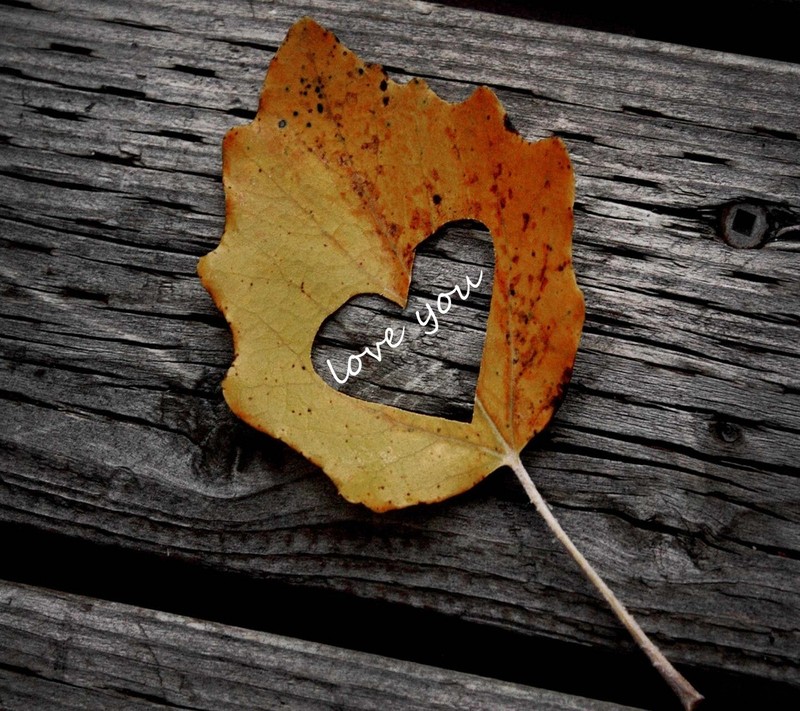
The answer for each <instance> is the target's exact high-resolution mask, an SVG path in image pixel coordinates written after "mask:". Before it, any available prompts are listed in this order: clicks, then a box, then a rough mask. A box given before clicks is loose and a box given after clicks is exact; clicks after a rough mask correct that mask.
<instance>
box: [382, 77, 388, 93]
mask: <svg viewBox="0 0 800 711" xmlns="http://www.w3.org/2000/svg"><path fill="white" fill-rule="evenodd" d="M388 86H389V85H388V84H387V83H386V79H384V80H383V81H381V91H386V89H387V87H388Z"/></svg>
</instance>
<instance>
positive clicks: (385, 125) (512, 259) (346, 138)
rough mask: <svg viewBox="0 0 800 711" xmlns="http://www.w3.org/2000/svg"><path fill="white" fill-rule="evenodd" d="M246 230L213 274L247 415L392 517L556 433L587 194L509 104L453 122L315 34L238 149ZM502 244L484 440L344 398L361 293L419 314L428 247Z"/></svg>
mask: <svg viewBox="0 0 800 711" xmlns="http://www.w3.org/2000/svg"><path fill="white" fill-rule="evenodd" d="M223 178H224V184H225V191H226V198H227V221H226V227H225V233H224V235H223V237H222V240H221V243H220V245H219V247H218V248H217V249H216V250H214V251H213V252H212V253H210V254H209V255H207V256H206V257H204V258H203V259H202V260H201V263H200V267H199V271H200V275H201V278H202V281H203V283H204V284H205V286H206V287H207V288H208V290H209V291H210V292H211V293H212V295H213V296H214V299H215V301H216V302H217V304H218V306H219V308H220V309H221V310H222V311H223V312H224V314H225V316H226V318H227V319H228V321H229V322H230V325H231V329H232V331H233V336H234V342H235V351H236V357H235V360H234V363H233V366H232V367H231V369H230V371H229V372H228V375H227V378H226V380H225V382H224V392H225V397H226V399H227V401H228V403H229V404H230V406H231V408H232V409H233V411H234V412H236V414H237V415H239V416H240V417H242V418H243V419H244V420H246V421H247V422H248V423H250V424H251V425H253V426H254V427H256V428H258V429H260V430H262V431H264V432H267V433H268V434H270V435H272V436H274V437H278V438H280V439H282V440H284V441H285V442H287V443H288V444H290V445H291V446H292V447H294V448H295V449H297V450H298V451H300V452H302V453H303V454H304V455H305V456H306V457H308V458H309V459H311V460H312V461H313V462H315V463H316V464H318V465H319V466H321V467H322V469H324V471H325V472H326V473H327V474H328V475H329V476H330V477H331V478H332V479H333V480H334V482H335V483H336V485H337V487H338V488H339V491H340V492H341V493H342V495H343V496H344V497H345V498H347V499H348V500H350V501H353V502H362V503H364V504H366V505H367V506H369V507H370V508H372V509H374V510H376V511H382V510H387V509H391V508H398V507H402V506H408V505H410V504H415V503H418V502H433V501H439V500H442V499H445V498H447V497H450V496H453V495H454V494H457V493H459V492H462V491H465V490H466V489H469V488H470V487H471V486H473V485H474V484H476V483H477V482H478V481H480V480H481V479H483V478H484V477H485V476H486V475H487V474H489V473H490V472H492V471H494V470H495V469H497V468H498V467H500V466H502V465H503V464H504V463H506V461H507V458H508V454H509V452H514V453H518V452H519V451H520V450H521V449H522V448H523V447H524V446H525V444H527V442H528V441H529V440H530V439H531V437H532V436H533V435H535V434H536V433H537V432H539V431H540V430H541V429H542V428H543V427H544V426H545V425H546V424H547V423H548V421H549V420H550V418H551V415H552V413H553V410H554V408H555V407H556V405H557V403H558V401H559V399H560V397H561V395H562V392H563V389H564V386H565V384H566V383H567V381H568V380H569V377H570V374H571V371H572V364H573V360H574V357H575V352H576V350H577V346H578V340H579V337H580V332H581V327H582V324H583V314H584V309H583V299H582V296H581V293H580V291H579V290H578V288H577V285H576V283H575V276H574V273H573V270H572V264H571V232H572V202H573V175H572V169H571V166H570V162H569V159H568V157H567V154H566V150H565V148H564V145H563V144H562V143H561V141H560V140H558V139H548V140H543V141H539V142H537V143H529V142H528V141H526V140H525V139H523V138H522V137H521V136H520V135H519V134H518V133H517V132H516V131H514V130H513V128H511V126H510V122H509V121H508V119H507V118H506V115H505V112H504V110H503V108H502V107H501V105H500V103H499V102H498V100H497V98H496V96H495V95H494V93H492V91H491V90H489V89H487V88H485V87H481V88H479V89H477V90H476V91H475V92H474V93H473V94H472V95H471V96H470V97H469V99H467V100H466V101H464V102H463V103H460V104H449V103H447V102H445V101H442V100H441V99H439V98H438V97H437V96H436V95H435V94H434V93H433V92H432V91H431V90H430V89H429V88H428V87H427V86H426V85H425V83H424V82H422V81H418V80H413V81H411V82H409V83H408V84H405V85H401V84H398V83H395V82H394V81H392V80H390V79H389V78H388V77H387V75H386V74H385V72H384V71H383V69H382V68H381V67H378V66H376V65H370V64H364V63H363V62H362V61H361V60H360V59H358V57H356V56H355V55H354V54H353V53H351V52H350V51H349V50H347V49H346V48H345V47H344V46H343V45H342V44H340V42H339V41H338V40H337V39H336V37H335V36H334V35H333V34H332V33H330V32H328V31H327V30H325V29H323V28H322V27H320V26H319V25H317V24H316V23H314V22H313V21H312V20H309V19H304V20H301V21H300V22H298V23H297V24H296V25H295V26H294V27H292V29H291V30H290V31H289V34H288V35H287V38H286V40H285V42H284V44H283V46H282V47H281V48H280V49H279V50H278V52H277V54H276V55H275V57H274V58H273V60H272V62H271V64H270V67H269V72H268V74H267V78H266V81H265V84H264V87H263V92H262V95H261V101H260V104H259V109H258V114H257V116H256V118H255V120H254V121H253V122H252V123H251V124H249V125H246V126H242V127H238V128H234V129H233V130H231V131H230V132H229V133H228V134H227V136H226V137H225V141H224V169H223ZM459 219H473V220H479V221H480V222H483V223H484V224H485V225H486V226H487V227H488V228H489V230H490V231H491V233H492V235H493V239H494V248H495V276H494V290H493V294H492V301H491V309H490V313H489V319H488V325H487V333H486V341H485V345H484V354H483V360H482V362H481V369H480V374H479V377H478V385H477V390H476V400H475V408H474V416H473V420H472V422H471V423H462V422H454V421H451V420H446V419H442V418H437V417H429V416H425V415H420V414H416V413H411V412H406V411H404V410H399V409H397V408H392V407H389V406H386V405H380V404H376V403H369V402H364V401H361V400H358V399H355V398H352V397H349V396H347V395H344V394H342V393H339V392H337V391H335V390H334V389H332V388H331V387H329V386H328V385H327V384H325V383H324V382H323V381H322V379H321V378H320V377H319V376H318V375H317V373H316V372H315V371H314V369H313V367H312V365H311V347H312V344H313V341H314V336H315V335H316V333H317V331H318V329H319V327H320V326H321V324H322V322H323V321H324V320H325V318H326V317H327V316H329V315H330V314H331V313H333V312H334V311H335V310H336V309H338V308H339V307H340V306H341V305H342V304H343V303H344V302H345V301H347V300H348V299H349V298H351V297H352V296H354V295H356V294H359V293H377V294H381V295H383V296H385V297H387V298H389V299H391V300H392V301H394V302H396V303H398V304H400V305H401V306H402V305H404V304H405V301H406V297H407V294H408V287H409V283H410V276H411V267H412V263H413V259H414V248H415V247H416V246H417V245H418V244H419V243H420V242H422V241H423V240H424V239H425V238H426V237H428V236H429V235H430V234H431V233H432V232H434V231H435V230H436V229H437V228H439V227H440V226H442V225H444V224H445V223H447V222H450V221H452V220H459Z"/></svg>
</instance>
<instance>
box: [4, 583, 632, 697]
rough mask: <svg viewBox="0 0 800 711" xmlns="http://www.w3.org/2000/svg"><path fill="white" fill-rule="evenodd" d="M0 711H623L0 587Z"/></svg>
mask: <svg viewBox="0 0 800 711" xmlns="http://www.w3.org/2000/svg"><path fill="white" fill-rule="evenodd" d="M31 675H33V676H34V677H35V682H33V683H31ZM0 707H1V708H3V709H4V710H5V711H16V710H17V709H19V710H20V711H29V710H30V709H34V708H47V709H53V710H55V709H103V710H106V709H137V710H138V709H163V708H191V709H208V710H209V711H222V710H223V709H225V710H227V709H277V708H281V709H314V710H316V709H343V708H348V709H387V710H391V709H397V710H398V711H400V710H401V709H402V710H403V711H405V710H406V709H419V711H428V710H429V709H430V710H434V709H442V710H444V709H466V708H473V709H479V708H485V709H490V708H491V709H498V710H501V709H507V710H508V711H511V710H512V709H520V708H533V709H537V711H570V710H574V711H578V710H580V711H625V709H629V710H631V711H632V708H631V707H629V706H620V705H617V704H611V703H604V702H600V701H593V700H591V699H586V698H579V697H576V696H568V695H565V694H558V693H555V692H552V691H546V690H542V689H534V688H531V687H526V686H521V685H515V684H508V683H504V682H499V681H495V680H492V679H484V678H481V677H478V676H471V675H469V674H459V673H456V672H452V671H445V670H442V669H436V668H434V667H426V666H423V665H421V664H413V663H411V662H403V661H398V660H394V659H387V658H385V657H379V656H376V655H370V654H362V653H356V652H352V651H350V650H344V649H338V648H336V647H331V646H327V645H324V644H316V643H314V642H304V641H302V640H296V639H291V638H287V637H280V636H277V635H272V634H266V633H263V632H253V631H251V630H245V629H242V628H239V627H228V626H225V625H220V624H214V623H211V622H204V621H202V620H195V619H191V618H186V617H180V616H178V615H171V614H167V613H165V612H157V611H153V610H147V609H143V608H137V607H132V606H129V605H120V604H117V603H112V602H106V601H102V600H96V599H89V598H85V597H80V596H77V595H66V594H64V593H57V592H54V591H50V590H45V589H42V588H32V587H28V586H23V585H15V584H10V583H0Z"/></svg>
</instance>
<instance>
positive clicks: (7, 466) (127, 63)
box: [0, 0, 800, 710]
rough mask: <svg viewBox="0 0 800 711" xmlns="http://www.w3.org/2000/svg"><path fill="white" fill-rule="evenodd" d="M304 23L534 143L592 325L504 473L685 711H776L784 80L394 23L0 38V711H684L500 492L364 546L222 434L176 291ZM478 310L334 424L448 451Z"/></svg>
mask: <svg viewBox="0 0 800 711" xmlns="http://www.w3.org/2000/svg"><path fill="white" fill-rule="evenodd" d="M305 14H307V15H311V16H313V17H314V18H315V19H316V20H317V21H319V22H320V23H322V24H323V25H325V26H327V27H328V28H330V29H331V30H333V31H334V32H335V33H336V34H337V36H338V37H339V38H340V39H341V40H342V42H344V43H345V44H346V45H347V46H349V47H350V48H351V49H352V50H353V51H355V52H357V53H358V54H359V55H360V56H361V57H363V58H364V59H366V60H369V61H372V62H376V63H379V64H383V65H384V66H385V67H386V68H387V70H388V71H389V73H390V76H391V77H392V78H394V79H396V80H398V81H407V80H409V79H410V78H412V77H422V78H424V79H425V80H426V81H427V82H428V83H429V84H430V86H431V87H432V88H433V89H434V90H435V91H436V92H437V93H438V94H439V95H440V96H442V97H443V98H445V99H447V100H450V101H457V100H461V99H464V98H465V97H466V96H468V95H469V93H471V91H472V90H473V89H474V87H475V86H477V85H480V84H487V85H489V86H491V87H492V88H493V89H494V90H495V91H496V93H497V94H498V96H499V98H500V99H501V101H502V102H503V104H504V106H505V107H506V109H507V111H508V114H509V116H510V117H511V119H512V121H513V124H514V126H515V127H516V129H517V130H518V131H519V132H520V133H521V134H522V135H523V136H525V137H526V138H529V139H535V138H540V137H544V136H549V135H553V134H555V135H558V136H560V137H562V138H563V140H564V141H565V143H566V144H567V146H568V149H569V151H570V155H571V158H572V160H573V164H574V168H575V173H576V205H575V217H576V224H575V232H574V263H575V269H576V273H577V276H578V282H579V284H580V286H581V288H582V290H583V292H584V294H585V297H586V305H587V317H586V325H585V328H584V334H583V340H582V342H581V347H580V351H579V353H578V358H577V362H576V366H575V372H574V376H573V381H572V384H571V386H570V388H569V392H568V395H567V397H566V400H565V402H564V404H563V405H562V407H561V409H560V410H559V412H558V413H557V415H556V418H555V419H554V421H553V423H552V425H551V426H550V428H549V429H548V430H547V431H546V432H545V433H543V434H542V435H541V436H539V437H538V438H536V439H535V440H534V441H533V442H532V443H531V445H530V446H529V447H528V448H527V449H526V450H525V453H524V461H525V463H526V465H527V467H528V468H529V470H530V471H531V472H532V474H533V475H534V477H535V479H536V481H537V484H538V486H539V487H540V489H541V491H542V493H543V494H544V496H545V498H546V499H547V501H548V502H549V503H550V504H551V506H552V508H553V510H554V512H555V513H556V515H557V516H558V517H559V519H560V520H561V521H562V523H563V525H564V527H565V529H566V530H567V531H568V532H569V533H570V535H571V536H572V537H573V539H574V540H575V541H576V543H577V545H578V547H579V548H580V549H581V550H582V551H583V552H584V553H585V555H586V557H587V558H588V559H589V560H590V561H591V562H592V564H593V565H595V566H596V568H597V569H598V570H599V571H600V573H601V574H602V575H603V577H604V578H605V579H606V581H607V582H608V583H609V585H610V586H611V587H612V588H613V589H614V590H615V591H616V592H617V594H618V595H619V597H620V598H621V599H622V600H623V601H624V602H625V604H626V605H627V606H628V607H629V609H630V610H631V611H632V612H633V613H634V614H635V615H636V616H637V618H638V619H639V621H640V623H641V625H642V627H643V628H644V629H645V630H646V631H647V632H648V634H650V635H651V636H652V637H653V638H654V640H656V641H657V643H658V644H659V646H660V647H661V648H662V650H663V651H664V652H665V654H666V655H667V656H668V657H669V658H670V659H671V660H672V661H673V662H674V663H675V664H676V665H677V666H679V667H680V668H681V670H682V671H683V672H684V673H685V674H686V675H687V677H688V678H689V679H690V680H691V681H692V682H693V683H694V684H695V685H696V686H697V687H698V688H699V690H700V691H701V692H702V693H704V694H705V695H706V697H707V705H706V706H705V708H708V709H712V708H714V709H716V708H720V709H730V708H767V707H769V708H776V709H777V708H784V707H785V708H797V707H798V704H799V703H800V505H799V504H800V479H799V478H798V473H799V471H798V464H799V463H800V376H798V373H800V280H799V279H798V274H800V227H798V225H799V224H800V65H796V64H790V63H783V62H778V61H771V60H763V59H755V58H747V57H744V56H739V55H734V54H723V53H719V52H712V51H707V50H702V49H692V48H687V47H682V46H677V45H668V44H663V43H657V42H652V41H646V40H638V39H632V38H628V37H622V36H617V35H610V34H603V33H599V32H593V31H589V30H583V29H575V28H569V27H566V26H556V25H548V24H543V23H537V22H533V21H529V20H525V19H517V18H509V17H501V16H498V15H490V14H485V13H479V12H474V11H470V10H464V9H458V8H453V7H446V6H440V5H433V4H428V3H424V2H412V1H404V2H389V1H388V0H382V1H381V2H375V3H361V2H343V3H330V2H326V1H325V0H313V1H310V2H300V3H295V2H286V1H282V0H276V1H275V2H269V3H267V2H236V3H226V4H219V3H215V2H211V1H210V0H193V1H192V2H186V3H174V4H173V3H164V2H152V1H150V0H147V1H144V2H139V3H136V2H121V1H119V0H105V1H103V2H97V3H79V2H71V3H70V2H63V3H61V2H50V1H49V0H41V2H40V1H39V0H33V1H32V2H31V3H28V2H12V3H8V4H6V5H4V6H3V7H2V8H0V40H1V41H0V66H2V70H1V71H0V87H1V89H0V92H1V93H0V95H1V96H2V99H3V100H2V103H0V111H2V121H1V122H0V195H1V196H2V199H1V200H0V224H1V225H2V227H0V245H2V251H0V294H2V298H1V299H0V304H2V310H1V311H0V344H1V345H0V357H1V358H2V376H0V386H1V387H0V389H1V390H2V399H0V531H2V538H0V541H2V553H0V578H2V579H3V580H4V581H3V582H1V583H0V707H2V708H12V709H16V708H20V709H29V708H47V709H50V708H104V709H108V708H126V709H129V708H154V707H156V708H158V707H162V706H178V707H181V708H183V707H191V708H203V709H221V708H243V709H251V708H277V707H288V708H314V709H316V708H354V709H355V708H379V707H380V708H385V709H394V708H397V709H401V708H402V709H408V708H419V709H431V708H453V709H456V708H458V709H462V708H486V709H501V708H508V709H520V708H534V709H598V710H599V709H620V708H624V707H629V706H630V707H637V708H652V709H671V708H677V702H676V701H675V700H674V699H673V698H672V696H671V694H670V692H669V691H668V690H667V689H666V687H665V686H664V685H663V684H662V682H661V681H660V679H659V678H658V677H657V675H656V674H655V672H654V671H652V670H651V669H650V668H649V666H648V664H647V662H646V661H645V660H644V658H643V657H642V656H641V654H640V653H639V652H638V651H637V650H636V648H635V647H634V646H633V645H632V643H631V642H630V641H629V639H628V638H627V636H626V633H625V631H624V629H622V628H621V627H620V625H619V624H618V622H617V621H616V619H615V618H614V617H613V616H612V614H611V613H610V612H609V611H608V610H607V609H606V607H605V605H604V603H603V602H602V601H601V600H600V599H599V598H598V597H597V595H596V594H595V592H594V591H593V589H592V588H591V587H590V585H589V584H588V583H587V582H586V581H585V580H584V578H583V577H582V576H581V574H580V573H579V572H578V570H577V568H576V567H575V566H574V564H573V563H572V561H571V560H570V559H569V558H568V557H567V556H566V554H565V553H564V552H563V550H562V549H561V548H560V546H559V544H558V543H557V542H556V541H555V540H554V539H553V538H552V537H551V535H550V534H549V533H548V531H547V529H546V528H545V526H544V524H543V523H542V522H541V521H540V520H539V518H538V517H537V516H536V514H535V512H534V511H533V509H532V508H531V507H530V505H529V504H528V502H527V499H526V497H525V494H524V492H523V491H522V489H521V488H520V487H519V484H518V483H517V482H516V480H515V479H514V477H513V475H512V474H511V473H510V472H508V471H505V470H501V471H498V472H496V473H494V474H493V475H492V476H490V477H489V478H488V479H487V480H486V481H485V482H484V483H482V484H480V485H479V486H477V487H476V488H475V489H473V490H471V491H470V492H468V493H466V494H464V495H462V496H459V497H456V498H454V499H451V500H449V501H447V502H445V503H442V504H438V505H434V506H421V507H415V508H410V509H405V510H402V511H397V512H392V513H388V514H383V515H378V514H373V513H371V512H369V511H368V510H366V509H365V508H363V507H361V506H356V505H351V504H348V503H347V502H345V501H344V500H343V499H342V498H341V497H339V496H338V494H337V493H336V491H335V489H334V487H333V486H332V484H331V483H330V482H329V481H328V479H327V478H326V477H325V476H324V475H323V473H322V472H320V471H319V470H318V469H317V468H315V467H314V466H313V465H312V464H310V463H309V462H307V461H306V460H305V459H303V458H302V457H301V456H300V455H298V454H296V453H294V452H293V451H291V450H290V449H289V448H288V447H286V446H285V445H283V444H282V443H280V442H278V441H275V440H272V439H270V438H269V437H267V436H265V435H261V434H259V433H258V432H256V431H254V430H251V429H250V428H248V427H247V426H246V425H245V424H243V423H242V422H240V421H239V420H237V418H235V417H234V416H233V415H232V414H231V413H230V411H229V409H228V407H227V406H226V404H225V402H224V400H223V398H222V395H221V391H220V382H221V379H222V377H223V375H224V373H225V370H226V368H227V367H228V366H229V364H230V360H231V355H232V349H231V338H230V332H229V329H228V327H227V324H226V323H225V321H224V319H223V318H222V316H221V315H220V314H219V313H218V311H217V310H216V308H215V306H214V304H213V303H212V301H211V299H210V297H209V296H208V294H207V293H206V291H205V290H204V289H203V287H202V286H201V284H200V282H199V280H198V278H197V276H196V264H197V260H198V258H199V257H200V256H202V255H203V254H205V253H207V252H208V251H209V250H210V249H212V248H213V247H214V246H215V245H216V244H217V243H218V241H219V237H220V235H221V232H222V229H223V225H224V209H225V207H224V200H223V193H222V187H221V181H220V174H221V160H220V145H221V141H222V137H223V135H224V134H225V132H226V131H227V130H228V129H229V128H230V127H232V126H234V125H237V124H242V123H245V122H247V121H248V120H250V119H251V118H252V117H253V116H254V112H255V108H256V106H257V102H258V94H259V90H260V88H261V84H262V81H263V78H264V73H265V71H266V68H267V65H268V63H269V60H270V58H271V56H272V54H273V53H274V52H275V50H276V48H277V46H278V45H279V44H280V42H281V41H282V39H283V37H284V35H285V33H286V31H287V29H288V28H289V26H290V25H291V24H292V23H293V22H294V21H296V20H297V19H299V17H301V16H302V15H305ZM484 239H485V238H484V237H481V235H480V234H474V236H473V239H472V240H471V241H470V244H471V245H473V247H474V248H470V249H469V250H465V251H459V248H458V247H453V243H451V242H447V236H445V237H444V238H442V241H440V242H438V243H437V244H435V245H434V246H433V247H432V248H430V249H429V250H428V251H427V252H426V253H425V254H424V255H423V256H422V257H421V259H420V264H421V265H425V264H427V267H426V268H424V267H423V266H421V274H422V279H421V282H420V284H419V287H418V288H419V291H418V292H415V293H417V294H418V295H419V296H420V298H424V297H425V295H426V294H428V293H430V290H431V289H434V290H435V285H436V283H437V282H436V280H437V279H439V280H440V281H441V279H442V278H443V276H442V275H448V274H451V268H452V266H453V265H454V264H455V263H456V262H458V261H459V260H461V262H463V263H466V264H469V265H485V264H486V263H487V262H486V260H490V259H491V255H490V250H488V252H487V250H486V249H484V248H483V247H481V245H482V244H485V242H482V240H484ZM487 254H488V256H487ZM426 269H427V271H426ZM426 280H432V281H433V282H434V283H433V285H431V284H426V283H425V282H426ZM426 289H427V290H428V291H426ZM487 293H488V292H487ZM359 303H360V306H357V307H355V308H350V309H349V310H347V311H343V312H341V313H340V314H338V315H337V316H336V318H335V319H333V320H332V321H331V322H330V323H329V324H328V325H327V326H326V329H327V330H326V331H325V332H324V333H323V334H322V335H321V337H320V343H319V348H318V350H317V352H316V355H315V358H316V361H315V362H316V363H317V365H318V366H321V364H322V363H323V362H324V359H325V358H326V357H331V355H333V356H334V357H335V356H336V354H339V355H340V356H341V354H346V353H347V352H351V351H352V350H354V349H355V348H356V347H358V346H359V345H363V344H366V343H369V342H370V341H372V342H374V340H375V339H374V338H372V334H373V333H376V334H380V333H382V331H381V329H380V328H377V329H376V330H374V331H369V328H370V324H375V323H378V324H379V325H382V324H383V323H384V320H385V319H386V318H389V314H390V312H391V309H389V310H387V309H386V307H385V306H384V305H382V304H381V303H379V302H377V301H376V300H375V299H374V298H372V299H370V298H366V299H364V300H361V301H360V302H359ZM487 308H488V300H487V299H483V300H481V299H477V300H475V301H471V302H470V304H469V305H465V306H464V307H463V308H460V309H454V314H453V316H454V321H453V322H452V325H451V326H450V327H449V328H450V330H449V332H448V334H445V335H443V337H442V339H440V340H436V339H433V340H432V341H431V346H430V350H428V351H426V352H424V353H422V354H421V355H420V356H419V358H420V360H417V361H411V360H401V361H400V362H399V363H397V364H395V366H393V367H396V368H397V370H396V371H394V372H395V375H394V376H393V377H394V378H395V380H394V381H393V382H394V383H403V382H409V380H408V379H407V376H408V374H409V373H411V372H412V371H414V372H419V373H423V374H424V373H427V375H422V376H420V377H421V378H422V379H421V381H419V382H418V383H417V384H416V385H414V386H413V387H412V386H408V387H406V388H405V389H404V388H402V387H401V388H397V387H395V388H394V389H391V388H389V387H387V385H388V383H387V378H386V375H385V371H384V373H383V375H381V374H379V373H378V371H375V373H373V374H370V373H365V375H364V377H363V378H360V379H359V380H358V383H356V384H354V385H353V387H354V388H355V390H354V392H355V394H357V395H360V396H365V397H370V398H373V399H381V400H382V401H384V402H387V403H390V404H398V405H402V406H404V407H417V408H421V409H423V410H425V411H427V412H431V413H433V414H440V415H448V416H461V417H467V418H468V417H469V409H470V404H471V397H472V394H471V393H472V391H471V388H473V387H474V373H475V369H476V367H477V360H478V359H479V357H480V347H481V345H480V344H481V339H482V331H481V328H482V327H481V325H480V316H481V313H483V314H484V315H485V312H486V309H487ZM476 324H478V325H476ZM447 337H456V338H458V339H460V340H459V341H458V343H459V344H460V345H459V353H460V354H464V356H463V358H462V357H459V358H452V357H451V354H452V346H450V345H448V341H447V340H446V338H447ZM321 367H324V366H321ZM320 372H322V370H320ZM431 374H438V376H437V377H438V380H439V382H440V383H444V387H442V388H439V389H438V390H433V389H432V388H431V387H429V386H428V383H429V379H430V378H431V377H433V376H432V375H431ZM404 378H406V380H404ZM470 378H472V379H471V380H470ZM420 383H421V384H420ZM298 606H299V608H300V609H301V610H302V612H298V611H297V609H298ZM765 699H769V701H765ZM737 703H738V704H740V705H739V706H735V705H734V704H737ZM741 704H744V705H743V706H742V705H741ZM782 704H785V706H784V705H782Z"/></svg>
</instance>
